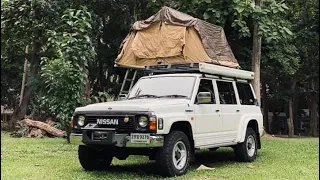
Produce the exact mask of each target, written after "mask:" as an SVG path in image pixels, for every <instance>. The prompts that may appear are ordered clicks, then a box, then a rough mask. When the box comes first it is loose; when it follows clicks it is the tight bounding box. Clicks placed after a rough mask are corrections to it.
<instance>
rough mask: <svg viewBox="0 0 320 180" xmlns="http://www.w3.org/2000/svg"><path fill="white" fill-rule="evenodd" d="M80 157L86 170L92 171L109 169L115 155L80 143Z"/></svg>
mask: <svg viewBox="0 0 320 180" xmlns="http://www.w3.org/2000/svg"><path fill="white" fill-rule="evenodd" d="M78 158H79V162H80V164H81V166H82V167H83V168H84V169H85V170H88V171H92V170H105V169H107V168H108V167H109V166H110V164H111V162H112V159H113V156H112V155H110V154H108V153H107V152H103V151H102V150H97V149H93V148H91V147H88V146H86V145H80V146H79V148H78Z"/></svg>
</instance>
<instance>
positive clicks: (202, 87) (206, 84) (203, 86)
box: [196, 79, 216, 104]
mask: <svg viewBox="0 0 320 180" xmlns="http://www.w3.org/2000/svg"><path fill="white" fill-rule="evenodd" d="M199 92H210V94H211V102H209V103H208V104H215V103H216V101H215V98H214V91H213V84H212V80H209V79H201V80H200V84H199V89H198V93H199ZM198 93H197V94H198ZM196 101H197V99H196Z"/></svg>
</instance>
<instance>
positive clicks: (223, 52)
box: [115, 7, 239, 68]
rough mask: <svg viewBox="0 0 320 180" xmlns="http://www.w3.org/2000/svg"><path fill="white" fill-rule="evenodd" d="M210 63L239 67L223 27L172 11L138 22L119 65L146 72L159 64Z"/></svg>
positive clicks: (123, 44)
mask: <svg viewBox="0 0 320 180" xmlns="http://www.w3.org/2000/svg"><path fill="white" fill-rule="evenodd" d="M200 62H207V63H213V64H217V65H222V66H227V67H233V68H236V67H238V66H239V64H238V62H237V60H236V59H235V57H234V55H233V53H232V51H231V48H230V47H229V45H228V42H227V40H226V37H225V34H224V31H223V28H222V27H219V26H216V25H213V24H210V23H207V22H205V21H202V20H200V19H197V18H193V17H192V16H189V15H187V14H184V13H182V12H179V11H177V10H174V9H172V8H169V7H163V8H162V9H161V10H160V11H158V12H157V13H156V14H155V15H153V16H151V17H149V18H148V19H146V20H143V21H137V22H135V23H134V24H133V27H132V29H131V31H130V33H129V34H128V35H127V37H126V38H125V39H124V40H123V42H122V43H121V46H120V52H119V55H118V57H117V59H116V61H115V64H116V65H117V66H120V67H128V68H144V67H145V66H151V65H157V64H160V63H161V64H183V63H200Z"/></svg>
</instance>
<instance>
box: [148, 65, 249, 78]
mask: <svg viewBox="0 0 320 180" xmlns="http://www.w3.org/2000/svg"><path fill="white" fill-rule="evenodd" d="M145 71H146V72H149V73H152V74H168V73H203V74H210V75H217V76H223V77H231V78H239V79H245V80H252V79H253V78H254V73H253V72H251V71H245V70H240V69H235V68H230V67H225V66H220V65H215V64H209V63H187V64H165V65H163V64H161V65H155V66H146V67H145Z"/></svg>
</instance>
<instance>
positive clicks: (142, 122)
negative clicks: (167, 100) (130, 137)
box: [139, 116, 149, 128]
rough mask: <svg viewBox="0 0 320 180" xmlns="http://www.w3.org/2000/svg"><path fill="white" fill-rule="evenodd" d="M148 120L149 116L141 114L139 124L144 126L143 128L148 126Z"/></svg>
mask: <svg viewBox="0 0 320 180" xmlns="http://www.w3.org/2000/svg"><path fill="white" fill-rule="evenodd" d="M148 121H149V119H148V117H146V116H140V118H139V126H140V127H142V128H144V127H147V125H148Z"/></svg>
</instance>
